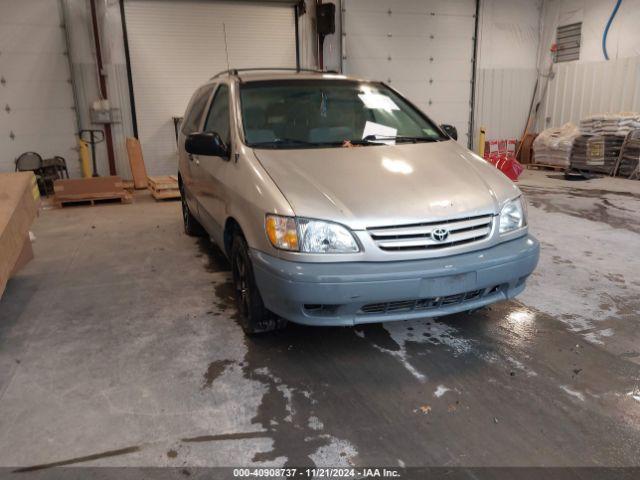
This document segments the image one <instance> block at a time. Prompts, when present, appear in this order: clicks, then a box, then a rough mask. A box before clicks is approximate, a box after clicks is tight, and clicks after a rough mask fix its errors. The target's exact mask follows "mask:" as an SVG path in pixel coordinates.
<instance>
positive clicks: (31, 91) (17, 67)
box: [0, 0, 79, 255]
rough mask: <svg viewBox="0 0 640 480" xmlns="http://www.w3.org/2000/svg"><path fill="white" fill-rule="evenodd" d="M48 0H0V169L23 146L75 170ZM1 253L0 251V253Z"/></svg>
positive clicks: (68, 93)
mask: <svg viewBox="0 0 640 480" xmlns="http://www.w3.org/2000/svg"><path fill="white" fill-rule="evenodd" d="M59 7H60V5H59V4H58V2H56V1H54V0H28V1H22V2H16V1H14V0H0V78H1V79H2V81H0V172H4V171H13V170H14V168H15V163H14V161H15V159H16V158H17V157H18V156H20V155H21V154H22V153H24V152H26V151H35V152H37V153H39V154H40V155H41V156H42V157H44V158H50V157H53V156H54V155H60V156H63V157H64V158H65V159H66V160H67V165H68V168H69V172H70V173H72V174H73V173H74V172H77V171H79V168H78V162H77V153H76V150H75V148H76V140H75V130H76V122H75V112H74V107H75V102H74V98H73V90H72V88H71V85H70V83H69V80H70V77H71V75H70V68H69V62H68V58H67V56H66V49H67V47H66V38H65V28H64V24H63V19H62V12H61V10H60V8H59ZM0 255H1V253H0Z"/></svg>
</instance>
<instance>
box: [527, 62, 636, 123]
mask: <svg viewBox="0 0 640 480" xmlns="http://www.w3.org/2000/svg"><path fill="white" fill-rule="evenodd" d="M620 111H634V112H640V57H630V58H621V59H617V60H609V61H608V62H605V61H603V62H569V63H560V64H556V65H555V66H554V75H553V78H552V79H551V80H550V81H549V87H548V91H547V95H546V96H545V99H544V102H543V104H542V107H541V109H540V113H539V115H538V130H543V129H545V128H549V127H557V126H560V125H563V124H564V123H566V122H573V123H575V124H578V123H579V122H580V119H581V118H584V117H586V116H588V115H592V114H595V113H603V112H620Z"/></svg>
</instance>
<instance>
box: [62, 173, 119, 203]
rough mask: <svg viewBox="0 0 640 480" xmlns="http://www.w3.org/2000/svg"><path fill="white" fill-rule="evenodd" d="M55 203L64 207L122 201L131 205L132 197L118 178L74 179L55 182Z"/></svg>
mask: <svg viewBox="0 0 640 480" xmlns="http://www.w3.org/2000/svg"><path fill="white" fill-rule="evenodd" d="M53 191H54V193H55V195H54V197H53V202H54V204H55V205H57V206H59V207H62V206H64V205H68V204H73V203H91V205H94V204H95V203H96V202H98V201H102V200H120V201H121V202H122V203H131V195H130V194H129V192H127V191H126V190H125V189H124V185H123V183H122V179H121V178H120V177H118V176H111V177H92V178H73V179H64V180H56V181H55V182H53Z"/></svg>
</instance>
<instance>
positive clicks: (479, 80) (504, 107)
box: [473, 68, 537, 149]
mask: <svg viewBox="0 0 640 480" xmlns="http://www.w3.org/2000/svg"><path fill="white" fill-rule="evenodd" d="M536 75H537V74H536V70H535V69H533V68H531V69H524V68H514V69H507V68H500V69H480V70H478V75H477V77H476V89H477V90H476V109H475V120H474V134H473V147H474V149H476V148H477V143H478V134H479V133H480V127H485V129H486V132H487V140H498V139H503V138H520V136H521V135H522V132H523V130H524V127H525V122H526V121H527V112H528V111H529V105H530V103H531V96H532V95H533V88H534V85H535V82H536Z"/></svg>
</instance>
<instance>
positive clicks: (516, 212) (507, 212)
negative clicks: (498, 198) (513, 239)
mask: <svg viewBox="0 0 640 480" xmlns="http://www.w3.org/2000/svg"><path fill="white" fill-rule="evenodd" d="M526 224H527V216H526V212H525V208H524V200H523V199H522V197H518V198H514V199H513V200H509V201H508V202H507V203H506V204H505V205H504V207H502V211H501V212H500V233H507V232H511V231H512V230H517V229H519V228H522V227H524V226H525V225H526Z"/></svg>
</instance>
